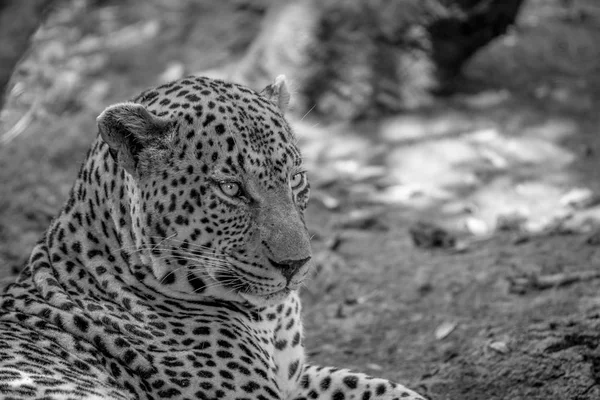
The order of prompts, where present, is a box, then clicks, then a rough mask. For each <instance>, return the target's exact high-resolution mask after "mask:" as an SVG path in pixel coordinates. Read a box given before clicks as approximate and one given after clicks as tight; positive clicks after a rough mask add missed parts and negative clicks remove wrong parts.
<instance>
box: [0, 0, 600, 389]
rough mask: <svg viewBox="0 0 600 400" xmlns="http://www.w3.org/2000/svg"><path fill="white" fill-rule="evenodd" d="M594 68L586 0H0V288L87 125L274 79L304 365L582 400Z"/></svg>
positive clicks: (596, 208)
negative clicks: (279, 87)
mask: <svg viewBox="0 0 600 400" xmlns="http://www.w3.org/2000/svg"><path fill="white" fill-rule="evenodd" d="M599 72H600V3H598V2H597V1H594V0H507V1H489V0H323V1H318V0H288V1H276V0H257V1H250V0H223V1H219V2H216V1H208V0H180V1H169V0H147V1H141V0H136V1H134V0H125V1H116V0H112V1H111V0H95V1H94V0H55V1H49V0H47V1H43V0H37V1H20V0H0V90H2V91H5V92H6V96H3V98H2V101H0V105H2V112H1V114H0V265H1V267H0V278H4V279H5V280H10V279H11V278H12V277H14V276H15V275H16V274H18V272H19V270H20V266H21V265H22V264H23V263H24V262H25V261H26V259H27V256H28V253H29V251H30V250H31V248H32V246H33V244H34V243H35V242H36V241H37V240H38V238H39V237H40V235H41V234H42V233H43V231H44V229H45V228H46V226H47V225H48V223H49V221H50V220H51V219H52V218H53V217H54V216H55V215H56V213H57V212H58V210H59V209H60V207H61V206H62V204H63V202H64V200H65V198H66V196H67V194H68V191H69V189H70V187H71V184H72V182H73V181H74V178H75V176H76V173H77V170H78V168H79V165H80V163H81V162H82V161H83V159H84V158H85V153H86V150H87V147H88V146H89V144H90V143H91V141H92V140H93V139H94V137H95V135H96V128H95V118H96V116H97V115H98V114H99V113H100V112H101V111H102V110H103V109H104V108H105V107H107V106H108V105H110V104H112V103H115V102H120V101H124V100H126V99H129V98H132V97H134V96H135V95H136V94H137V93H139V92H140V91H141V90H143V89H145V88H147V87H151V86H155V85H157V84H160V83H164V82H167V81H170V80H173V79H177V78H180V77H182V76H185V75H189V74H200V75H208V76H212V77H218V78H222V79H228V80H233V81H236V82H240V83H243V84H246V85H248V86H250V87H253V88H255V89H258V90H260V89H261V88H262V87H264V86H266V85H267V84H268V83H269V82H271V81H272V80H273V79H274V78H275V77H276V76H277V75H279V74H285V75H286V76H287V80H288V85H289V87H290V90H291V92H292V109H291V110H290V113H289V118H290V121H291V123H292V126H293V128H294V130H295V132H296V135H297V137H298V139H299V145H300V147H301V149H302V151H303V154H304V158H305V160H306V165H307V167H308V169H309V175H310V178H311V182H312V188H313V191H312V193H313V194H312V201H311V205H310V206H309V209H308V211H307V220H308V224H309V229H310V230H311V233H312V234H313V239H312V240H313V246H314V252H315V258H316V260H317V263H316V264H317V265H316V270H315V272H314V276H313V278H312V280H311V281H310V282H309V283H308V285H307V288H306V289H305V290H304V291H303V293H302V296H303V298H304V303H305V312H304V314H305V319H306V337H307V350H308V353H309V355H310V357H311V358H312V359H313V360H314V361H315V362H318V363H321V364H335V365H343V366H347V367H350V368H353V369H357V370H361V371H365V372H367V373H369V374H371V375H377V376H382V377H385V378H389V379H392V380H397V381H400V382H402V383H405V384H407V385H408V386H410V387H412V388H414V389H415V390H417V391H420V392H421V393H423V394H425V395H427V396H429V397H430V398H431V399H484V398H485V399H491V400H495V399H509V398H510V399H525V398H526V399H549V398H555V399H582V400H583V399H599V398H600V347H599V344H600V322H599V320H600V290H599V289H600V279H599V278H600V269H599V261H600V251H599V247H598V246H599V244H600V230H599V229H598V228H599V227H600V225H599V221H600V197H599V195H600V182H599V180H598V176H599V175H600V164H599V161H598V152H599V151H600V138H599V137H598V136H597V135H598V122H599V121H600V117H599V116H598V109H599V107H598V105H599V104H600V74H599Z"/></svg>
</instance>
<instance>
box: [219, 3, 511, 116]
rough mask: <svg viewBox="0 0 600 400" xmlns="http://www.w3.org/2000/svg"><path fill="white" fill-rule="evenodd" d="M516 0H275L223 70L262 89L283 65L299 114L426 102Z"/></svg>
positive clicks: (373, 111)
mask: <svg viewBox="0 0 600 400" xmlns="http://www.w3.org/2000/svg"><path fill="white" fill-rule="evenodd" d="M522 2H523V0H506V1H491V0H294V1H286V2H285V1H284V2H281V3H277V5H275V6H273V7H272V8H271V9H270V10H269V11H268V14H267V16H266V17H265V20H264V22H263V27H262V30H261V33H260V34H259V35H258V36H257V38H256V39H255V41H254V42H253V44H252V45H251V46H250V49H249V51H248V53H247V54H246V55H245V57H244V58H243V59H242V61H241V62H240V63H239V65H238V66H237V68H236V69H235V71H234V72H233V73H232V76H229V77H228V78H230V79H233V80H235V81H239V82H240V83H244V84H247V85H249V86H251V87H255V88H257V89H258V88H262V87H263V86H266V85H267V84H268V83H269V82H270V81H271V80H272V79H273V78H274V77H275V76H277V75H279V74H285V75H286V76H287V78H288V80H289V81H290V83H291V87H292V90H293V92H294V95H295V97H296V99H295V102H294V103H293V104H292V106H293V107H294V108H295V111H296V112H297V113H298V114H301V115H302V114H304V113H306V112H308V111H309V110H314V112H315V113H317V114H320V115H321V116H326V117H330V118H331V119H336V120H339V119H356V118H362V117H366V116H374V115H378V114H381V113H386V112H398V111H400V110H406V109H412V108H415V107H419V106H422V105H426V104H428V103H429V102H430V100H431V96H432V94H435V93H436V92H438V91H440V90H441V89H442V88H444V87H445V86H446V84H447V83H448V81H449V80H451V79H452V78H453V77H454V76H456V75H457V74H458V73H459V72H460V69H461V67H462V66H463V65H464V63H465V61H467V60H468V59H469V57H471V56H472V55H473V54H474V53H475V52H476V51H477V50H478V49H480V48H481V47H483V46H485V45H486V44H487V43H489V42H490V41H491V40H492V39H494V38H495V37H497V36H499V35H501V34H502V33H504V32H505V31H506V29H507V28H508V27H509V26H510V25H511V24H512V23H514V21H515V18H516V16H517V13H518V11H519V9H520V6H521V4H522Z"/></svg>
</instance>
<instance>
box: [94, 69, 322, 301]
mask: <svg viewBox="0 0 600 400" xmlns="http://www.w3.org/2000/svg"><path fill="white" fill-rule="evenodd" d="M263 93H264V95H261V94H258V93H256V92H254V91H251V90H249V89H246V88H243V87H241V86H237V85H235V84H229V83H224V82H221V81H215V80H208V79H205V78H196V77H189V78H185V79H182V80H180V81H176V82H173V83H170V84H167V85H164V86H161V87H158V88H156V89H151V90H148V91H146V92H144V93H142V94H141V95H140V96H138V97H137V98H136V99H134V101H133V102H131V103H121V104H116V105H113V106H111V107H109V108H107V109H106V110H105V111H104V112H103V113H102V114H101V115H100V116H99V117H98V127H99V132H100V136H101V138H102V139H103V141H104V142H105V144H106V146H105V149H104V152H105V154H104V157H105V159H106V160H107V162H110V161H111V160H112V162H114V163H115V171H118V172H117V173H118V174H119V173H120V174H121V177H122V179H123V182H124V184H123V187H124V192H125V193H122V194H121V195H122V196H123V197H124V198H126V199H127V200H126V201H123V207H122V208H124V209H123V210H122V213H123V216H122V218H123V219H124V221H123V222H121V223H122V224H128V223H130V224H131V236H132V237H131V239H132V242H133V243H134V251H135V252H136V253H137V254H139V256H140V257H141V259H142V261H143V262H144V263H146V264H148V265H151V269H152V274H153V275H154V277H155V278H156V279H157V281H158V282H159V283H160V285H161V287H162V288H163V289H165V290H169V291H174V292H179V293H187V294H191V295H194V294H199V293H201V294H203V295H212V296H215V297H218V298H223V299H238V300H240V299H241V300H244V301H247V302H250V303H252V304H254V305H269V304H274V303H277V302H280V301H282V300H283V299H285V298H286V297H287V296H288V294H289V293H290V292H291V291H293V290H295V289H297V288H298V286H299V285H300V284H301V283H302V281H303V280H304V279H305V278H306V275H307V273H308V271H309V268H310V266H311V262H310V258H311V250H310V242H309V235H308V230H307V228H306V225H305V222H304V216H303V212H304V209H305V207H306V203H307V200H308V196H309V183H308V180H307V177H306V172H305V170H304V168H303V166H302V157H301V154H300V152H299V150H298V148H297V147H296V145H295V139H294V136H293V133H292V131H291V129H290V126H289V125H288V123H287V121H286V120H285V119H284V117H283V110H284V109H285V106H286V102H287V98H288V97H289V96H288V95H287V91H286V88H285V82H284V81H283V80H281V79H280V80H278V81H276V83H275V84H273V85H271V86H269V87H268V88H267V89H266V90H265V91H264V92H263Z"/></svg>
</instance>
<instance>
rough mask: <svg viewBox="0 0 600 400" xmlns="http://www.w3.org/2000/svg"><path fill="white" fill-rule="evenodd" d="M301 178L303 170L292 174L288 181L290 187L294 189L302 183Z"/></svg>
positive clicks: (302, 178) (302, 177)
mask: <svg viewBox="0 0 600 400" xmlns="http://www.w3.org/2000/svg"><path fill="white" fill-rule="evenodd" d="M303 180H304V172H298V173H297V174H296V175H294V176H292V179H291V181H290V186H291V187H292V189H295V188H297V187H298V186H300V185H301V184H302V181H303Z"/></svg>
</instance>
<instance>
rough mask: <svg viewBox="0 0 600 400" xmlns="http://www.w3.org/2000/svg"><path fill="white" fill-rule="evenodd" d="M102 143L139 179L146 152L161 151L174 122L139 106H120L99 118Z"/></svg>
mask: <svg viewBox="0 0 600 400" xmlns="http://www.w3.org/2000/svg"><path fill="white" fill-rule="evenodd" d="M96 122H97V123H98V131H99V132H100V136H101V137H102V140H104V141H105V142H106V144H108V146H109V151H110V154H111V156H112V157H113V159H114V160H115V161H116V162H117V163H119V164H120V165H121V166H122V167H123V168H125V170H126V171H127V172H129V173H130V174H132V175H135V176H137V175H139V174H140V173H141V172H142V171H140V165H139V164H140V157H141V155H142V153H143V152H144V151H147V152H148V151H150V150H152V149H154V150H155V151H158V147H160V144H161V142H163V141H164V140H166V136H167V133H168V132H169V131H170V129H171V125H172V124H171V122H170V121H169V120H167V119H165V118H160V117H157V116H155V115H153V114H151V113H150V112H148V110H146V108H145V107H144V106H142V105H140V104H136V103H119V104H115V105H112V106H110V107H108V108H107V109H106V110H104V111H103V112H102V114H100V116H99V117H98V118H96Z"/></svg>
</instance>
